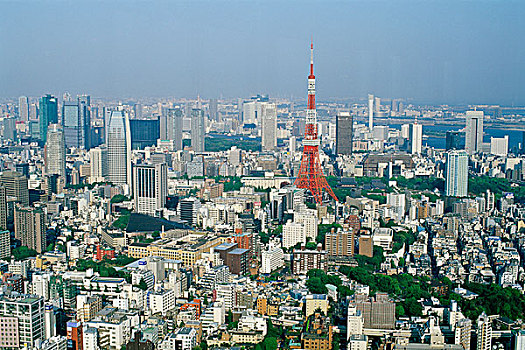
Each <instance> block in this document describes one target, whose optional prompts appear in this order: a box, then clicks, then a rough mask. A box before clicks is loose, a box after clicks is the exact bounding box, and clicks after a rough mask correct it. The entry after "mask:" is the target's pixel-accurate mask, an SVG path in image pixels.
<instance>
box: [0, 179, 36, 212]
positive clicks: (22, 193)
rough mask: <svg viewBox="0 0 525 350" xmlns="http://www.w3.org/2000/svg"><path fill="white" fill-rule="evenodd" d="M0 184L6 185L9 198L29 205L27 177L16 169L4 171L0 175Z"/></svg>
mask: <svg viewBox="0 0 525 350" xmlns="http://www.w3.org/2000/svg"><path fill="white" fill-rule="evenodd" d="M0 184H1V185H2V186H4V187H5V191H6V195H7V197H8V200H12V201H14V202H17V203H20V204H22V205H29V190H28V188H27V178H26V177H25V176H24V175H23V174H20V173H17V172H16V171H4V172H3V173H2V175H0Z"/></svg>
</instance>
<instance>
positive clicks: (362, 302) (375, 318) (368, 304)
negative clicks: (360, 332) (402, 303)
mask: <svg viewBox="0 0 525 350" xmlns="http://www.w3.org/2000/svg"><path fill="white" fill-rule="evenodd" d="M355 306H356V309H357V310H358V311H360V312H361V314H362V315H363V319H364V325H363V326H364V328H374V329H394V323H395V321H396V313H395V309H396V304H395V303H394V302H393V301H391V300H388V294H384V293H377V294H376V295H375V297H374V298H368V296H366V295H359V294H358V295H357V296H356V302H355Z"/></svg>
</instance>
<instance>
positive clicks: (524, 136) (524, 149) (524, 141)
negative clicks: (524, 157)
mask: <svg viewBox="0 0 525 350" xmlns="http://www.w3.org/2000/svg"><path fill="white" fill-rule="evenodd" d="M520 147H521V149H520V151H521V152H520V153H521V154H525V131H522V132H521V145H520Z"/></svg>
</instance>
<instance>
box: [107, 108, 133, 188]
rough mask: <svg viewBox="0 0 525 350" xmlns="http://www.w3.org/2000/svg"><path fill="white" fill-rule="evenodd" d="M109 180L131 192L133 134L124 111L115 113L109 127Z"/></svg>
mask: <svg viewBox="0 0 525 350" xmlns="http://www.w3.org/2000/svg"><path fill="white" fill-rule="evenodd" d="M106 139H107V148H108V180H109V181H110V182H112V183H113V184H115V185H127V186H129V190H130V191H131V175H132V174H131V132H130V129H129V119H128V116H127V114H126V113H124V112H123V111H113V112H111V115H110V117H109V121H108V125H107V138H106Z"/></svg>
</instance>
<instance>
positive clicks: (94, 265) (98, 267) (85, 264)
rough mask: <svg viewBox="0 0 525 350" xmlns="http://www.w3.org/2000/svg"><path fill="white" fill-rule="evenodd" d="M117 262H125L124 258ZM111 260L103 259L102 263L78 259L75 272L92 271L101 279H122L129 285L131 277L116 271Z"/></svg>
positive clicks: (126, 273) (122, 271)
mask: <svg viewBox="0 0 525 350" xmlns="http://www.w3.org/2000/svg"><path fill="white" fill-rule="evenodd" d="M117 262H119V263H122V262H125V259H124V258H120V259H119V260H117ZM114 266H117V265H115V264H114V262H113V261H112V260H109V259H106V258H104V259H103V260H102V261H93V260H92V259H79V260H78V261H77V264H76V269H77V271H86V270H87V269H93V271H94V272H98V273H99V274H100V276H101V277H117V278H124V279H126V281H127V282H128V283H131V275H130V274H129V273H128V272H127V271H125V270H118V271H117V270H116V269H115V267H114Z"/></svg>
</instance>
